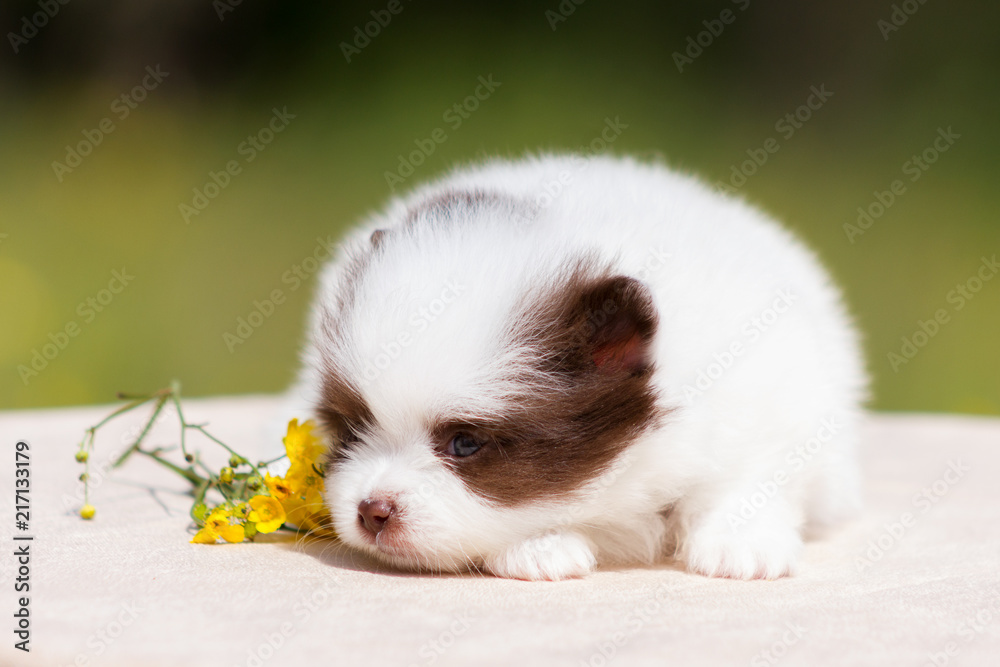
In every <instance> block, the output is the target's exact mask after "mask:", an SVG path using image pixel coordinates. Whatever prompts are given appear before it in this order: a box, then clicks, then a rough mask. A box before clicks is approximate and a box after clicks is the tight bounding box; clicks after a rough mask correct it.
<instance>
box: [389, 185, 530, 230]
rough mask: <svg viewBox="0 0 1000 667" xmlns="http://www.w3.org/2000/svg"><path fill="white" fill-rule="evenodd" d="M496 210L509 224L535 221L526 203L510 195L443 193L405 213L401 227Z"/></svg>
mask: <svg viewBox="0 0 1000 667" xmlns="http://www.w3.org/2000/svg"><path fill="white" fill-rule="evenodd" d="M488 209H493V210H498V211H500V212H502V213H505V214H506V215H507V216H508V217H509V218H510V219H511V221H512V222H514V223H523V222H525V221H530V220H532V219H533V218H534V217H535V211H534V209H533V208H532V207H530V206H529V205H528V203H527V202H525V201H523V200H521V199H518V198H516V197H513V196H511V195H508V194H505V193H502V192H494V191H491V190H480V189H476V188H473V189H471V190H446V191H445V192H442V193H441V194H439V195H436V196H434V197H431V198H430V199H427V200H426V201H423V202H421V203H420V204H418V205H417V206H415V207H413V208H412V209H410V210H409V211H408V212H407V215H406V221H405V223H404V224H405V225H407V226H412V225H415V224H417V223H418V222H420V221H423V220H430V221H432V222H433V223H434V224H436V225H439V224H448V223H454V222H461V221H462V220H463V219H467V218H469V217H471V216H473V215H474V214H475V213H476V212H478V211H483V210H488Z"/></svg>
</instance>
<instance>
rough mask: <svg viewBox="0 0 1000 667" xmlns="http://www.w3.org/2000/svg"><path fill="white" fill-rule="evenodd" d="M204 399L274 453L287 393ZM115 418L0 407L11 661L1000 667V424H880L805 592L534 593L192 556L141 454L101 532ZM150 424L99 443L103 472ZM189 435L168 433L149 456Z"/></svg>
mask: <svg viewBox="0 0 1000 667" xmlns="http://www.w3.org/2000/svg"><path fill="white" fill-rule="evenodd" d="M188 406H189V407H188V408H187V412H189V413H190V414H189V415H187V416H188V417H189V420H192V421H208V422H210V430H212V431H213V432H215V433H216V434H217V435H219V436H220V437H222V438H223V439H224V440H226V441H227V442H230V443H232V444H234V445H235V446H237V448H238V449H243V450H245V451H246V452H248V453H251V452H254V453H263V452H264V451H265V450H268V451H270V450H274V449H275V443H274V442H273V439H272V438H273V435H272V437H268V436H266V435H265V434H266V433H269V432H270V433H272V434H273V418H274V414H275V411H276V409H277V406H278V400H277V399H276V398H272V397H243V398H220V399H209V400H197V401H189V402H188ZM107 412H108V407H107V406H104V407H99V408H75V409H61V410H39V411H26V412H9V413H0V434H2V437H3V440H4V451H5V452H7V453H6V454H4V459H5V461H4V462H3V463H2V466H0V470H2V472H0V474H2V475H3V476H4V477H3V478H4V479H5V482H4V488H5V489H7V491H5V492H4V493H3V494H0V518H2V520H0V525H2V526H3V529H2V531H0V539H2V540H3V549H2V551H3V553H4V554H5V555H4V556H3V557H0V569H2V575H3V583H2V590H3V591H4V593H3V595H0V601H2V614H3V616H4V618H6V619H7V622H6V623H5V624H4V641H3V648H2V650H0V664H3V665H71V664H76V665H183V666H185V667H195V666H198V665H212V666H218V665H224V666H230V665H232V666H235V665H250V666H254V665H269V666H274V667H277V666H281V665H400V666H403V667H406V666H407V665H516V666H518V667H526V666H528V665H573V666H578V665H593V666H594V667H599V666H601V665H751V666H757V665H789V666H790V665H826V664H837V665H914V666H918V665H928V664H938V665H944V664H949V665H962V666H969V665H1000V420H997V419H985V418H972V417H951V416H925V415H876V416H872V417H871V418H870V420H869V422H868V423H867V425H866V428H865V437H864V447H863V463H864V473H865V480H866V493H867V503H868V507H867V510H866V512H865V514H864V515H863V516H862V517H861V518H860V519H858V520H857V521H855V522H853V523H851V524H849V525H847V526H845V527H843V528H842V529H840V530H837V531H835V532H833V533H832V534H830V535H827V536H825V537H824V538H822V539H820V540H818V541H813V542H810V543H809V544H808V545H807V548H806V550H805V557H804V560H803V562H802V563H801V569H800V572H799V574H798V575H797V576H795V577H791V578H786V579H782V580H779V581H772V582H767V581H753V582H739V581H730V580H721V579H707V578H705V577H701V576H696V575H693V574H689V573H687V572H685V571H684V570H683V569H682V568H680V567H678V566H676V565H674V564H668V563H665V564H663V565H662V566H659V567H655V568H638V569H621V570H606V571H600V572H598V573H596V574H594V575H592V576H591V577H589V578H587V579H583V580H575V581H567V582H558V583H528V582H520V581H505V580H500V579H495V578H491V577H484V576H472V575H468V576H428V575H414V574H406V573H399V572H391V571H384V570H379V569H378V568H377V566H375V565H373V564H372V563H370V562H369V561H367V560H365V559H364V558H362V557H359V556H356V555H353V554H350V553H347V552H345V551H344V550H343V548H342V547H339V546H337V545H336V544H332V543H329V542H322V541H295V540H294V539H293V538H291V537H274V536H268V539H267V541H266V542H258V543H255V544H249V543H248V544H241V545H219V546H201V545H194V544H189V543H188V539H189V533H188V525H189V519H188V517H187V509H188V507H189V505H190V500H189V498H188V497H186V496H185V495H184V491H185V483H184V482H183V481H181V480H178V479H175V478H173V477H172V476H171V474H170V473H168V472H164V471H162V470H161V469H160V468H158V467H157V466H155V464H153V463H152V462H149V461H143V460H136V461H133V462H130V463H128V464H127V465H126V466H125V467H124V468H123V469H121V470H118V471H116V472H115V473H114V474H113V475H111V476H109V477H107V478H105V479H104V481H103V482H102V483H101V484H100V485H99V487H97V488H96V489H95V491H94V493H93V497H92V501H93V503H94V504H95V505H96V506H97V510H98V515H97V517H96V518H95V520H93V521H91V522H84V521H82V520H80V519H79V518H78V517H77V516H76V515H75V513H74V512H75V510H76V509H77V508H78V506H79V502H80V501H79V500H78V498H76V497H75V494H76V492H77V490H78V486H79V483H78V482H77V481H76V476H77V475H78V474H79V472H80V468H81V466H80V465H79V464H78V463H76V462H75V461H74V459H73V453H74V451H75V447H76V443H77V442H78V441H79V439H80V436H81V434H82V432H83V429H84V428H85V427H87V426H89V425H91V424H93V423H95V422H96V421H97V420H98V419H99V418H100V417H101V416H103V415H104V414H106V413H107ZM140 421H141V416H140V415H136V416H135V417H134V418H130V419H126V420H124V421H122V423H121V424H119V425H117V426H115V425H113V426H111V427H109V428H108V429H107V431H106V432H102V434H101V436H100V438H99V440H98V443H97V446H98V456H97V457H96V459H97V460H98V461H99V460H106V459H108V458H110V457H111V456H112V455H113V454H115V453H116V452H118V451H120V450H121V448H122V446H123V444H124V443H125V441H126V438H127V436H128V429H129V428H130V427H132V429H133V430H132V434H133V435H134V433H135V430H134V427H135V425H136V424H138V423H139V422H140ZM269 424H270V425H271V426H270V428H269V426H268V425H269ZM18 439H24V440H26V441H27V442H28V443H29V444H30V447H31V479H32V490H31V525H30V531H29V532H30V534H33V535H34V536H35V540H34V541H33V542H32V543H31V553H32V560H31V575H30V576H31V582H30V583H31V593H30V596H31V603H30V610H31V632H32V634H31V648H32V651H31V653H30V654H25V653H22V652H21V651H17V650H15V649H14V648H13V644H14V642H15V641H16V638H15V637H14V635H13V634H12V633H11V630H9V629H7V628H10V627H12V623H11V618H12V616H11V615H12V614H13V612H14V610H15V604H16V602H15V598H16V596H17V594H15V593H14V577H15V576H16V563H15V559H14V557H13V556H12V555H11V554H12V552H13V548H14V547H13V546H11V545H13V544H15V543H14V542H13V540H12V533H14V532H15V529H14V507H13V505H14V498H13V492H12V491H10V489H11V488H12V482H13V478H14V454H13V450H14V443H15V442H16V440H18ZM176 441H177V437H176V426H175V424H174V422H173V421H171V420H167V421H165V422H164V423H163V424H162V425H161V426H158V427H157V429H156V430H155V432H154V434H153V438H152V439H151V440H150V441H149V442H150V443H151V444H164V445H166V444H172V443H175V442H176ZM196 442H197V443H198V447H199V448H200V449H201V450H202V451H206V452H207V451H210V450H211V447H210V446H209V443H207V442H204V441H200V440H196ZM949 470H961V471H962V472H961V474H960V475H959V473H957V472H952V473H949V472H948V471H949ZM923 489H927V490H928V495H926V496H924V498H925V499H924V500H921V499H920V498H919V497H918V496H919V494H921V492H922V490H923ZM930 499H933V500H934V502H933V503H932V502H931V500H930ZM906 514H909V515H910V519H912V520H910V519H907V518H906V516H905V515H906ZM894 524H898V525H896V526H894ZM904 524H906V525H904ZM886 526H888V528H887V527H886ZM893 533H895V535H893ZM860 559H865V560H869V559H871V560H872V561H873V562H871V564H870V565H865V564H864V563H863V562H862V561H861V560H860Z"/></svg>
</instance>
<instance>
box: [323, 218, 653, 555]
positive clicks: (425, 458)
mask: <svg viewBox="0 0 1000 667" xmlns="http://www.w3.org/2000/svg"><path fill="white" fill-rule="evenodd" d="M481 213H482V212H481V211H478V210H475V209H473V210H471V211H468V215H467V217H470V218H482V217H483V216H482V215H477V214H481ZM494 213H496V212H495V211H494ZM438 217H440V216H438ZM486 218H487V220H485V221H484V220H478V226H474V225H472V223H471V222H469V223H468V226H466V227H463V228H462V229H460V230H456V229H449V228H448V227H447V226H443V227H442V225H440V224H439V225H438V226H437V227H431V228H417V227H415V226H409V227H404V228H399V229H393V230H391V231H388V232H385V233H380V234H378V235H376V237H375V238H373V239H372V242H371V243H368V244H366V247H364V248H360V249H359V250H358V254H356V255H355V258H354V260H353V261H352V262H348V263H347V264H346V265H345V269H344V271H343V273H342V274H341V276H340V279H339V280H338V281H337V282H336V286H335V289H334V291H335V292H336V293H335V294H332V295H327V297H328V298H326V299H324V300H323V301H322V303H321V308H323V309H324V311H323V313H322V315H321V317H320V318H319V320H320V323H319V325H318V326H317V327H316V330H315V332H314V341H313V349H314V355H313V358H314V363H315V364H316V367H317V368H316V371H317V373H316V377H317V378H318V379H317V382H318V383H319V392H318V395H319V396H320V398H319V402H318V405H317V414H318V416H319V418H320V420H321V422H322V423H323V425H324V426H325V429H326V431H327V432H328V433H329V435H330V438H331V443H332V449H331V455H330V459H329V464H328V473H327V504H328V505H329V508H330V510H331V514H332V516H333V519H334V524H335V527H336V529H337V532H338V533H339V534H340V536H341V537H342V538H343V539H344V541H346V542H347V543H349V544H351V545H353V546H356V547H359V548H361V549H364V550H366V551H368V552H371V553H373V554H375V555H377V556H379V557H381V558H382V559H384V560H387V561H389V562H392V563H394V564H396V565H400V566H404V567H417V568H426V569H432V570H458V569H464V568H466V567H468V566H470V565H474V564H476V563H477V562H478V561H481V560H482V559H484V558H486V557H488V556H490V555H492V554H495V553H498V552H499V551H501V550H502V549H504V548H505V547H507V546H510V545H511V544H513V543H515V542H517V541H519V540H522V539H525V538H528V537H531V536H533V535H535V534H538V533H541V532H543V531H545V530H546V529H548V528H550V527H553V526H555V525H557V524H558V523H559V522H560V521H562V520H563V516H564V515H567V513H568V512H569V510H570V508H572V506H573V503H574V502H578V501H579V498H580V493H581V489H583V488H584V487H586V485H587V483H588V482H590V481H593V480H595V479H596V478H598V477H599V476H600V475H601V474H602V473H603V472H604V471H605V470H606V469H608V468H609V467H610V466H611V465H612V464H613V463H614V462H615V460H616V459H617V458H618V457H619V455H621V454H622V453H623V452H624V450H625V449H626V448H627V447H628V446H629V444H630V443H631V442H632V441H633V440H634V439H635V438H636V437H637V436H638V435H639V434H641V433H642V432H643V431H644V430H645V429H646V428H647V427H648V426H650V425H651V424H652V423H653V422H654V421H655V419H656V401H655V396H654V392H653V389H652V386H651V374H652V359H651V349H650V347H651V344H652V340H653V336H654V334H655V330H656V319H657V318H656V312H655V309H654V306H653V302H652V299H651V297H650V294H649V292H648V290H647V289H646V287H645V286H644V285H643V284H641V283H640V282H638V281H637V280H634V279H632V278H628V277H625V276H621V275H616V274H615V273H614V272H612V271H610V270H609V269H608V267H607V266H602V265H600V263H599V262H596V261H594V260H593V259H592V258H589V257H587V256H577V257H572V256H567V255H566V254H565V252H564V251H563V250H559V251H556V252H550V251H549V250H547V249H546V248H544V247H541V246H544V245H545V244H544V243H542V244H539V243H537V242H536V243H533V244H526V245H524V246H522V247H517V244H518V242H519V241H518V240H517V239H515V238H513V237H509V236H507V235H506V234H507V232H505V231H503V230H505V229H509V225H508V226H507V227H502V226H498V227H497V228H496V229H494V228H493V227H492V226H491V224H490V222H489V220H488V218H489V216H488V215H487V216H486ZM437 222H440V220H438V221H437ZM428 229H429V231H428ZM505 244H506V245H505Z"/></svg>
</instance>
